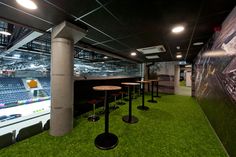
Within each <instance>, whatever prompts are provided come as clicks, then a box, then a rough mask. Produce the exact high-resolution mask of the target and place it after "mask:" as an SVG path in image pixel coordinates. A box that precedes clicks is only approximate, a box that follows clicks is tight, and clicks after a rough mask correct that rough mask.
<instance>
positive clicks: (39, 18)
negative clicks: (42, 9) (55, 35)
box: [0, 2, 54, 25]
mask: <svg viewBox="0 0 236 157" xmlns="http://www.w3.org/2000/svg"><path fill="white" fill-rule="evenodd" d="M0 4H2V5H5V6H7V7H9V8H11V9H14V10H16V11H19V12H21V13H24V14H26V15H29V16H31V17H34V18H36V19H38V20H41V21H44V22H46V23H48V24H50V25H54V24H53V23H52V22H50V21H47V20H44V19H42V18H41V17H38V16H35V15H33V14H30V13H27V12H25V11H23V10H21V9H18V8H15V7H13V6H10V5H8V4H5V3H3V2H0Z"/></svg>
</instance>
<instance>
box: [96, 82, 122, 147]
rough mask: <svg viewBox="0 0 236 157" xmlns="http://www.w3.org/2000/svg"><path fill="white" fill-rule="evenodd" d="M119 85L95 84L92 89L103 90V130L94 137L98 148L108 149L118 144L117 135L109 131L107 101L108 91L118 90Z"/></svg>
mask: <svg viewBox="0 0 236 157" xmlns="http://www.w3.org/2000/svg"><path fill="white" fill-rule="evenodd" d="M120 89H121V87H119V86H95V87H93V90H96V91H105V100H104V101H105V102H104V103H105V132H104V133H102V134H100V135H98V136H97V137H96V139H95V145H96V147H97V148H99V149H103V150H108V149H112V148H115V147H116V146H117V144H118V137H117V136H116V135H115V134H112V133H109V105H108V101H107V93H108V91H113V90H120Z"/></svg>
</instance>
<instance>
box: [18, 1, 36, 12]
mask: <svg viewBox="0 0 236 157" xmlns="http://www.w3.org/2000/svg"><path fill="white" fill-rule="evenodd" d="M16 2H17V3H18V4H20V5H21V6H23V7H25V8H27V9H30V10H35V9H37V8H38V6H37V5H36V3H35V2H34V1H32V0H16Z"/></svg>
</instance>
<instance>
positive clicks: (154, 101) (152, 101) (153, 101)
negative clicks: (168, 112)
mask: <svg viewBox="0 0 236 157" xmlns="http://www.w3.org/2000/svg"><path fill="white" fill-rule="evenodd" d="M148 81H150V82H152V99H151V100H148V102H151V103H157V101H156V100H154V99H153V97H154V95H153V94H154V93H153V87H154V82H156V81H157V80H148Z"/></svg>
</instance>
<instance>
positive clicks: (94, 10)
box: [75, 6, 102, 21]
mask: <svg viewBox="0 0 236 157" xmlns="http://www.w3.org/2000/svg"><path fill="white" fill-rule="evenodd" d="M101 8H102V6H100V7H98V8H96V9H93V10H91V11H90V12H88V13H86V14H84V15H82V16H80V17H78V18H76V19H75V21H78V20H80V19H82V18H84V17H86V16H88V15H89V14H92V13H93V12H96V11H97V10H99V9H101Z"/></svg>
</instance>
